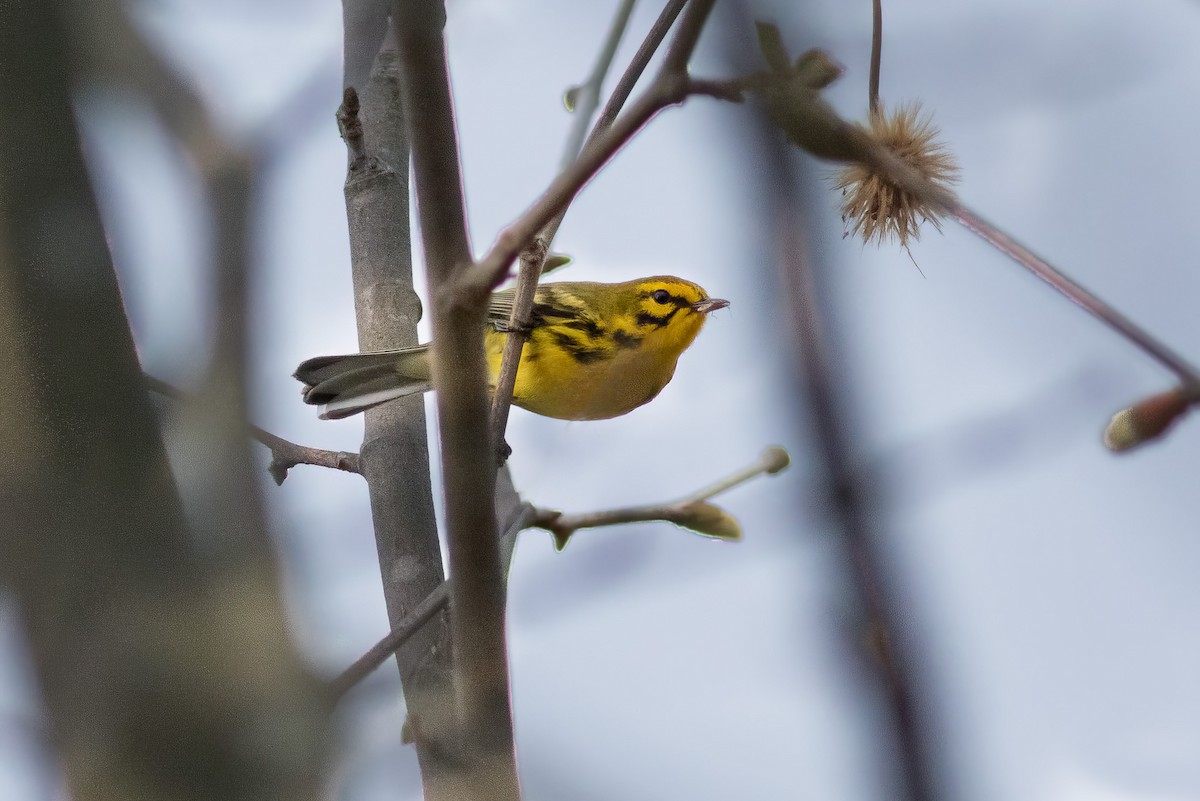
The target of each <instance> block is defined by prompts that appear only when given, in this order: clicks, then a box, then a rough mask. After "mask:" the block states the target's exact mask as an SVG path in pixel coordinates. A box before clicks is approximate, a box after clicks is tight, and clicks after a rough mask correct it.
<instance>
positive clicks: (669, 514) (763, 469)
mask: <svg viewBox="0 0 1200 801" xmlns="http://www.w3.org/2000/svg"><path fill="white" fill-rule="evenodd" d="M789 463H790V458H789V457H788V454H787V451H785V450H784V449H783V448H780V447H777V446H776V447H771V448H767V449H766V450H765V451H763V452H762V454H761V455H760V456H759V458H758V459H757V460H756V461H755V462H754V463H753V464H749V465H747V466H746V467H743V468H741V469H740V470H737V471H735V472H733V473H731V474H729V475H728V476H725V477H724V478H722V479H721V480H719V481H717V482H715V483H713V484H711V485H709V486H707V487H705V488H703V489H701V490H697V491H696V492H693V493H692V494H690V495H687V496H685V497H683V498H680V499H678V500H675V501H668V502H666V503H656V504H646V505H644V506H628V507H624V508H620V509H606V510H603V511H599V512H584V513H581V514H572V515H565V514H563V513H562V512H558V511H554V510H552V509H538V510H537V514H536V515H535V516H534V518H533V521H532V523H531V524H530V525H532V526H534V527H537V528H542V529H545V530H546V531H549V532H550V533H551V535H553V537H554V544H555V547H556V548H557V549H558V550H560V551H561V550H562V549H563V547H564V546H565V545H566V544H567V540H569V539H570V538H571V537H572V536H574V534H575V532H576V531H578V530H579V529H581V528H599V527H601V526H616V525H621V524H623V523H645V522H651V521H656V520H661V521H664V522H667V523H674V524H675V525H679V526H684V527H685V528H690V529H692V530H693V531H696V532H697V533H700V534H704V535H706V536H713V537H717V538H721V539H737V538H739V536H740V535H737V536H734V535H733V534H732V533H731V534H718V533H713V531H712V530H711V528H709V527H706V526H705V525H704V524H705V523H710V522H711V520H712V516H711V514H710V513H709V510H710V509H711V507H707V506H704V507H702V506H701V504H703V502H704V501H707V500H708V499H709V498H712V497H715V496H717V495H720V494H721V493H723V492H728V491H729V490H731V489H733V488H734V487H737V486H740V485H741V484H744V483H746V482H747V481H749V480H751V479H753V478H757V477H758V476H761V475H764V474H766V475H775V474H776V473H779V472H781V471H782V470H784V469H785V468H786V467H787V466H788V464H789ZM727 519H728V520H730V521H732V518H727ZM734 531H735V532H736V531H737V530H736V529H734Z"/></svg>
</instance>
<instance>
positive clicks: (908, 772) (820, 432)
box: [758, 135, 937, 801]
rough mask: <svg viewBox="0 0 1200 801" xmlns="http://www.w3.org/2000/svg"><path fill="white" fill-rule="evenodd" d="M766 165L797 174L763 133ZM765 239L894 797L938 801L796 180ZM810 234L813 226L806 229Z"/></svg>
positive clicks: (780, 186)
mask: <svg viewBox="0 0 1200 801" xmlns="http://www.w3.org/2000/svg"><path fill="white" fill-rule="evenodd" d="M762 138H763V140H764V144H763V147H762V149H763V152H762V154H761V156H758V158H761V159H762V160H763V161H766V162H769V163H770V164H771V167H770V171H771V173H772V174H776V175H779V176H781V177H782V176H789V175H790V174H791V172H792V170H791V167H790V165H789V162H788V159H787V154H786V152H785V151H783V149H782V147H781V146H780V144H781V143H780V141H779V139H778V137H775V136H773V135H770V136H766V135H764V136H763V137H762ZM764 186H766V187H772V188H768V189H766V191H767V192H768V193H769V194H768V195H767V197H768V202H769V204H770V205H769V207H768V210H767V212H766V215H765V217H766V220H767V223H766V225H767V226H768V228H767V230H766V231H765V232H764V237H765V239H766V241H767V242H772V243H776V244H777V247H778V248H780V252H779V259H778V265H779V270H780V273H781V275H782V280H783V283H784V285H785V287H787V290H788V292H789V294H790V296H791V300H792V302H791V305H792V314H793V319H794V322H795V340H796V342H797V343H798V345H799V348H800V376H801V382H802V387H803V391H804V395H805V398H806V400H807V406H808V408H809V410H810V415H811V426H812V432H813V436H814V440H815V442H814V445H815V449H816V458H817V459H818V464H821V465H823V466H824V476H823V479H824V481H823V482H822V483H823V487H822V489H823V492H822V495H823V496H824V498H825V500H826V503H827V504H828V506H829V508H830V510H831V513H832V516H833V520H832V524H833V526H834V527H835V528H836V529H837V530H838V532H839V534H840V538H839V539H840V542H841V544H842V545H843V547H844V550H845V558H846V561H847V564H848V572H849V577H848V578H849V581H850V586H851V588H852V589H853V591H854V596H855V601H856V606H857V607H858V609H857V612H858V613H859V614H860V615H861V622H860V625H859V626H858V627H857V631H856V633H857V634H860V635H861V634H862V633H863V632H869V633H872V634H873V635H874V636H873V638H872V642H873V643H874V644H875V645H876V646H877V647H876V648H875V649H874V651H873V653H872V656H873V657H874V658H873V659H871V660H870V664H871V665H872V666H873V667H874V669H875V672H876V674H877V676H878V681H879V685H880V689H881V690H882V691H883V693H884V698H885V699H886V702H887V704H888V707H889V709H890V712H891V723H892V735H893V737H894V741H895V743H896V747H897V749H898V757H899V758H898V762H899V765H898V767H899V769H900V773H901V785H900V787H898V788H897V790H896V792H895V794H894V797H895V798H897V799H904V800H906V801H931V800H932V799H935V798H936V797H937V794H936V792H935V786H934V783H933V777H932V776H931V774H930V769H931V760H930V758H929V753H928V750H927V746H926V742H925V740H924V738H923V737H922V732H921V729H920V722H919V721H918V719H917V710H918V708H919V704H918V701H917V699H916V698H915V696H914V693H913V689H912V686H911V682H910V678H909V675H910V672H911V671H912V669H913V668H914V665H913V662H912V656H911V646H909V645H908V643H909V640H908V638H907V637H906V636H902V634H904V628H905V624H906V622H907V620H908V618H909V612H908V608H907V605H906V604H905V602H904V599H903V597H902V596H901V595H900V594H899V593H898V592H896V591H895V589H894V588H893V587H892V586H891V584H890V578H889V576H888V575H887V565H888V561H889V560H888V558H887V556H886V555H885V553H884V552H883V547H882V542H881V537H880V535H879V534H878V532H877V531H876V530H875V527H874V526H873V520H874V519H875V518H876V517H877V514H876V513H873V512H872V509H873V508H874V507H873V505H872V503H873V502H872V499H871V497H870V490H869V488H870V487H871V486H873V482H871V481H870V479H869V478H866V477H865V476H864V475H863V474H862V473H861V472H860V471H856V470H855V468H854V465H853V463H852V461H851V460H852V454H853V453H854V451H855V448H854V445H853V443H852V437H853V430H852V429H851V428H850V427H849V425H848V424H847V422H846V409H847V408H848V406H849V402H848V400H847V397H846V392H845V390H844V389H843V387H842V386H841V382H840V380H839V369H840V365H843V364H844V361H843V359H842V357H841V355H840V354H838V353H836V352H835V350H834V346H833V342H834V341H835V338H834V335H833V329H832V325H831V324H830V323H829V322H828V320H827V312H828V310H829V309H831V308H833V307H834V304H833V302H832V301H831V300H830V297H829V294H828V292H827V290H826V284H825V281H824V279H823V276H822V275H821V274H820V272H819V271H820V268H819V266H818V265H817V264H816V263H815V262H814V260H813V258H812V255H811V251H810V249H809V248H808V241H807V240H808V235H807V233H806V231H805V230H804V228H805V226H804V225H802V224H798V223H797V220H798V219H803V218H804V216H805V215H804V210H803V209H802V208H800V207H799V203H798V201H797V200H796V198H797V197H798V196H799V195H800V188H799V182H798V180H796V179H794V178H793V180H791V181H787V180H786V179H781V181H780V182H778V183H777V184H767V185H764ZM808 227H809V229H810V230H811V228H812V226H811V225H810V226H808Z"/></svg>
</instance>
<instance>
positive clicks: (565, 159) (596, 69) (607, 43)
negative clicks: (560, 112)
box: [559, 0, 637, 169]
mask: <svg viewBox="0 0 1200 801" xmlns="http://www.w3.org/2000/svg"><path fill="white" fill-rule="evenodd" d="M636 4H637V0H621V4H620V5H619V6H617V13H616V14H615V15H613V20H612V24H611V25H610V26H609V29H608V36H606V37H605V38H604V43H603V44H602V45H601V47H600V53H599V55H597V56H596V63H595V65H594V66H593V67H592V71H591V73H590V74H589V75H588V77H587V80H585V81H584V82H583V83H580V84H576V85H575V86H573V87H571V88H570V90H568V96H569V97H570V98H571V99H572V102H571V113H573V114H575V115H576V118H575V124H574V125H572V126H571V131H570V133H568V134H567V141H566V143H565V144H564V145H563V156H562V163H561V164H560V165H559V169H565V168H566V167H567V165H569V164H570V163H571V162H572V161H574V160H575V156H577V155H578V154H579V150H580V149H581V148H582V147H583V140H584V137H585V136H587V132H588V125H590V124H591V121H592V115H593V114H595V113H596V109H597V108H598V107H599V106H600V90H601V89H602V88H603V86H604V78H605V77H606V76H607V75H608V68H609V67H610V66H611V65H612V60H613V57H614V56H615V55H616V54H617V46H618V45H620V44H621V37H622V36H624V35H625V29H626V28H627V27H629V17H630V16H631V15H632V14H633V7H634V6H635V5H636Z"/></svg>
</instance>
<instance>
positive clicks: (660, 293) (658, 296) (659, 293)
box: [650, 289, 671, 306]
mask: <svg viewBox="0 0 1200 801" xmlns="http://www.w3.org/2000/svg"><path fill="white" fill-rule="evenodd" d="M650 297H652V298H654V302H655V303H661V304H663V305H664V306H665V305H666V304H667V303H668V302H670V300H671V293H670V292H668V291H667V290H665V289H656V290H654V294H653V295H651V296H650Z"/></svg>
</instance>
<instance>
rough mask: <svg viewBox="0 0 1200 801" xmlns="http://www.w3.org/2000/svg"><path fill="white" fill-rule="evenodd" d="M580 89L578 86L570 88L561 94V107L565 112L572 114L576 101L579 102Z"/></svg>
mask: <svg viewBox="0 0 1200 801" xmlns="http://www.w3.org/2000/svg"><path fill="white" fill-rule="evenodd" d="M580 88H581V87H579V86H572V87H571V88H570V89H568V90H567V91H566V92H564V93H563V106H565V107H566V109H567V111H569V112H572V113H574V111H575V104H576V101H578V100H579V91H580Z"/></svg>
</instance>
